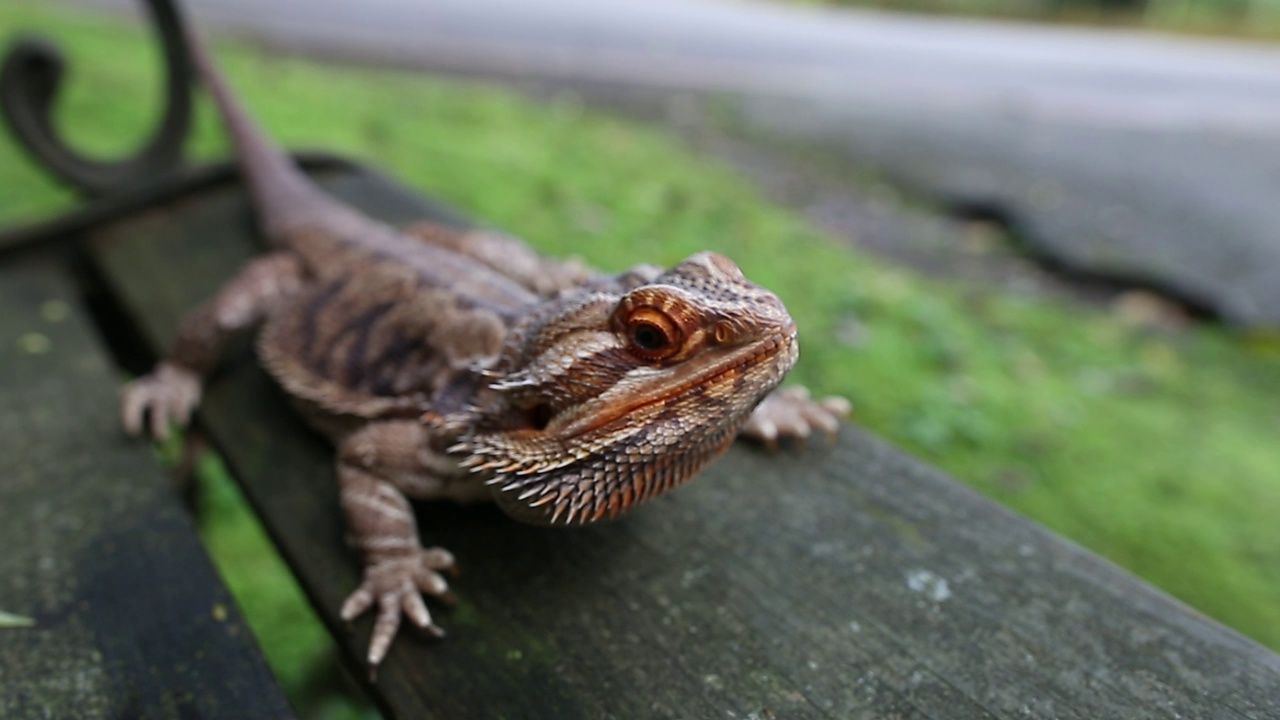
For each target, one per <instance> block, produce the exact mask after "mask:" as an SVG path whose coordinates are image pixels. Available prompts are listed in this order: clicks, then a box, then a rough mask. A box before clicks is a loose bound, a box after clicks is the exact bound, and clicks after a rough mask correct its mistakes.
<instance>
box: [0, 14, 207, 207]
mask: <svg viewBox="0 0 1280 720" xmlns="http://www.w3.org/2000/svg"><path fill="white" fill-rule="evenodd" d="M143 2H144V4H145V5H146V7H147V10H148V13H149V15H150V17H151V23H152V25H153V26H154V27H155V29H156V31H157V33H158V34H159V36H160V43H161V46H162V48H163V52H164V62H165V72H166V77H165V110H164V115H163V116H162V118H161V120H160V122H159V125H158V127H157V128H156V130H155V132H154V133H153V134H152V136H151V138H150V139H149V140H148V141H146V142H145V143H144V144H143V146H142V147H141V148H140V149H139V150H138V151H137V152H136V153H134V154H133V155H129V156H126V157H123V158H118V159H115V160H107V161H103V160H95V159H92V158H88V157H85V156H84V155H83V154H81V153H79V152H77V151H76V150H74V149H73V148H71V146H70V145H68V144H67V143H66V141H65V140H64V139H63V138H62V137H61V136H59V134H58V132H57V131H56V130H55V129H54V124H53V109H54V105H55V102H56V100H57V97H58V91H59V89H60V86H61V82H62V78H63V74H64V72H65V71H66V62H65V60H64V59H63V55H62V53H61V52H60V51H59V50H58V47H57V45H56V44H54V43H53V42H51V41H49V40H46V39H43V38H33V37H25V38H19V39H18V40H17V41H15V42H14V43H13V44H12V45H11V46H10V47H9V49H8V51H7V52H6V54H5V59H4V65H3V67H2V68H0V114H2V115H3V116H4V119H5V121H6V122H7V123H8V125H9V129H10V130H11V131H12V132H13V134H14V135H15V136H16V137H17V138H18V141H19V143H20V144H21V145H22V146H23V147H24V148H25V149H26V151H27V152H28V153H30V154H31V156H32V157H34V158H35V159H36V161H37V162H39V163H41V164H43V165H44V166H45V167H46V168H47V169H48V170H49V172H50V173H52V174H53V175H54V176H56V177H57V178H59V179H60V180H62V181H64V182H66V183H68V184H69V185H71V186H73V187H75V188H76V189H78V190H79V191H80V192H81V193H83V194H84V195H86V196H89V197H98V196H102V195H107V194H110V193H119V192H121V190H123V189H124V188H126V187H128V186H129V185H133V184H136V183H147V182H152V181H154V180H155V179H157V178H158V177H162V176H165V175H173V174H176V173H178V172H179V171H180V170H181V169H182V167H183V157H182V148H183V144H184V143H185V142H186V139H187V135H188V133H189V131H190V129H191V84H192V82H193V80H194V78H195V75H194V70H193V68H192V64H191V56H190V53H189V52H188V49H187V40H186V34H185V32H184V30H183V24H182V17H181V15H180V14H179V12H178V9H177V6H176V5H175V3H174V2H173V1H172V0H143Z"/></svg>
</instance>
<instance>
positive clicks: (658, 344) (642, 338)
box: [631, 322, 667, 352]
mask: <svg viewBox="0 0 1280 720" xmlns="http://www.w3.org/2000/svg"><path fill="white" fill-rule="evenodd" d="M631 342H633V343H635V344H636V347H638V348H640V349H641V350H644V351H645V352H658V351H659V350H662V349H663V348H664V347H666V346H667V336H666V334H665V333H663V332H662V328H660V327H658V326H657V325H654V324H652V323H646V322H642V323H636V324H635V325H632V326H631Z"/></svg>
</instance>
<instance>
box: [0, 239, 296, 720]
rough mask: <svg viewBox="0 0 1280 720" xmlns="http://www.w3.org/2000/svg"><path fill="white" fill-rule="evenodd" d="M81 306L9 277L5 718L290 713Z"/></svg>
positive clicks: (3, 464)
mask: <svg viewBox="0 0 1280 720" xmlns="http://www.w3.org/2000/svg"><path fill="white" fill-rule="evenodd" d="M79 302H80V297H79V294H78V292H77V290H76V287H75V285H74V283H73V282H72V281H71V279H70V278H69V277H68V275H67V274H66V273H64V272H63V271H62V270H61V269H60V267H59V266H57V265H55V264H54V263H53V262H52V261H51V260H49V259H41V258H29V259H27V260H24V261H22V262H20V263H18V262H14V263H8V264H6V265H3V266H0V610H3V611H5V612H8V613H12V614H14V615H17V616H21V617H25V618H29V619H30V620H31V621H32V625H31V626H30V627H0V717H3V718H6V719H22V718H72V717H74V718H93V719H96V718H103V719H112V720H114V719H116V718H157V719H159V718H196V717H198V718H205V719H212V718H227V719H228V720H231V719H235V718H245V717H252V718H290V717H293V713H292V711H291V710H290V708H289V706H288V704H287V702H286V701H285V699H284V696H283V695H282V694H281V692H280V691H279V689H278V688H277V687H276V686H275V682H274V680H273V678H272V677H271V675H270V672H269V671H268V670H267V668H266V664H265V662H264V661H263V660H262V657H261V655H260V654H259V652H258V649H257V647H256V645H255V644H254V641H253V638H252V637H251V636H250V635H249V632H248V629H247V627H246V626H245V625H244V623H243V621H242V620H241V618H240V616H239V613H238V611H237V610H236V608H235V606H234V604H233V602H232V600H231V598H230V597H229V596H228V594H227V592H226V590H225V588H224V587H223V586H222V584H221V582H220V581H219V580H218V578H217V576H216V574H215V572H214V570H213V567H212V566H211V565H210V563H209V560H208V558H207V556H206V555H205V553H204V550H203V548H202V547H201V546H200V541H199V538H198V537H197V536H196V533H195V529H194V528H193V527H192V525H191V521H190V519H189V518H188V517H187V516H186V514H185V512H184V511H183V510H182V508H181V506H180V504H179V502H178V498H177V496H176V494H175V493H174V491H173V489H172V487H170V482H169V481H168V480H167V479H166V478H165V474H164V473H163V472H162V471H161V470H160V468H159V467H158V466H157V465H156V463H155V461H154V458H153V457H152V453H151V451H150V449H149V448H148V447H146V446H145V445H139V444H136V443H130V442H128V441H127V440H126V439H125V438H124V436H123V433H121V432H120V430H119V427H118V420H117V409H116V404H117V399H116V385H117V383H118V382H119V380H120V376H119V374H118V372H117V371H116V370H114V369H113V368H112V367H111V364H110V360H109V359H108V358H107V356H106V353H105V351H104V350H103V349H102V347H101V346H100V345H99V344H98V341H97V339H96V338H95V336H94V333H93V329H92V328H91V327H90V326H89V324H88V322H87V320H86V317H85V314H84V308H83V307H81V306H80V305H79Z"/></svg>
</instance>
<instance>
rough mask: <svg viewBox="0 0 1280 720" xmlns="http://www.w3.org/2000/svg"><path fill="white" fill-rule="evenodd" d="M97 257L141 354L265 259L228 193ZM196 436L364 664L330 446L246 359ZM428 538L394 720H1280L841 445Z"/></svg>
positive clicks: (213, 391)
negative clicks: (430, 559)
mask: <svg viewBox="0 0 1280 720" xmlns="http://www.w3.org/2000/svg"><path fill="white" fill-rule="evenodd" d="M327 182H328V183H329V184H330V186H331V187H332V189H334V190H335V191H336V192H337V193H338V194H339V195H341V196H343V197H345V198H346V199H347V200H348V201H350V202H353V203H354V204H356V205H359V206H362V207H364V208H366V209H367V210H368V211H370V212H372V213H374V214H377V215H380V216H382V217H384V218H386V219H387V220H389V221H392V222H397V223H400V222H408V221H412V220H419V219H422V218H424V217H430V216H433V215H435V214H438V213H440V212H441V210H440V208H438V207H436V206H433V205H429V204H426V203H423V202H422V201H421V200H419V199H416V198H414V197H413V196H412V195H411V194H409V193H408V192H407V191H404V190H401V189H399V188H398V187H397V186H395V185H393V184H391V183H389V182H388V181H386V180H384V179H381V178H379V177H377V176H374V175H371V174H367V173H357V172H347V173H336V174H331V176H330V177H329V179H328V180H327ZM91 247H92V249H93V252H94V256H95V258H96V261H97V263H98V266H99V268H100V269H101V270H102V272H103V273H104V275H105V276H106V277H107V278H108V280H109V283H110V284H111V285H112V287H113V289H114V292H116V293H118V295H119V296H120V297H121V299H122V301H123V303H124V305H125V308H126V310H127V312H128V313H129V314H130V315H131V316H133V317H135V318H137V319H138V321H139V323H140V325H141V328H142V331H143V336H144V337H146V338H148V339H149V341H150V342H151V343H152V344H153V346H154V347H156V348H158V347H163V346H165V345H166V344H167V342H168V341H169V339H170V338H171V337H172V334H173V330H174V326H175V323H176V322H177V320H178V318H179V317H180V316H181V314H182V313H183V312H185V311H186V310H187V309H189V308H191V307H193V306H194V305H195V304H196V303H198V302H199V301H201V300H202V299H204V298H207V297H209V296H210V295H211V294H212V293H213V292H214V291H215V290H216V289H217V287H218V286H219V284H220V283H222V282H223V281H225V280H226V279H227V278H228V277H230V275H231V274H232V273H233V272H234V271H235V269H236V268H237V267H238V266H239V265H240V263H242V262H243V261H244V260H245V259H247V258H248V257H250V255H251V254H252V253H253V252H255V251H256V250H257V249H258V248H259V247H260V245H259V243H258V241H257V240H256V239H255V237H254V234H253V225H252V215H251V212H250V210H249V207H248V204H247V200H246V198H245V196H244V195H243V193H242V192H241V191H240V190H239V189H237V188H236V187H234V186H232V185H229V184H226V185H222V186H215V187H213V188H210V189H208V190H206V191H204V192H202V193H201V194H199V195H193V196H190V197H187V198H183V199H180V200H177V201H174V202H171V203H169V204H168V205H167V206H164V207H160V208H156V209H154V210H152V211H149V212H146V213H141V214H139V215H137V216H136V217H131V218H127V219H124V220H120V221H116V222H115V223H113V224H111V225H110V226H108V227H106V228H103V229H100V230H99V231H97V232H95V233H94V237H93V242H92V245H91ZM97 391H98V392H99V393H100V394H102V395H103V396H104V397H105V395H108V394H110V388H98V389H97ZM104 402H106V400H104ZM102 414H103V417H102V418H97V419H95V422H97V423H99V425H100V427H97V428H96V429H95V430H94V431H93V432H95V433H96V435H95V436H98V437H100V436H106V437H111V438H113V442H114V438H115V437H116V434H115V433H116V431H115V429H114V424H113V423H112V419H111V418H109V417H106V416H107V415H109V414H110V413H107V412H105V411H104V412H103V413H102ZM95 418H96V416H95ZM200 419H201V422H202V423H203V425H204V427H205V429H206V430H207V431H208V433H209V434H210V436H211V437H212V439H213V441H214V442H215V444H216V445H217V446H218V448H219V449H220V450H221V451H222V452H223V453H224V455H225V457H226V460H227V462H228V464H229V465H230V467H231V469H232V470H233V472H234V474H235V475H236V476H237V477H238V478H239V479H240V481H241V482H242V483H243V485H244V488H245V491H246V493H247V495H248V497H249V498H250V501H251V502H252V503H253V504H254V505H255V506H256V508H257V510H258V511H259V512H260V513H261V514H262V516H263V518H264V522H265V523H266V525H267V527H268V529H269V531H270V532H271V533H272V535H273V537H274V538H275V540H276V542H277V543H278V545H279V547H280V549H281V551H282V553H283V554H284V556H285V558H286V560H287V561H288V562H289V563H290V564H291V565H292V566H293V567H294V569H295V571H296V572H297V574H298V576H299V578H300V580H301V582H302V584H303V586H304V587H305V589H306V590H307V592H308V593H309V595H310V596H311V597H312V599H313V601H314V602H315V604H316V607H317V608H318V609H319V612H320V613H321V615H322V617H323V618H324V620H325V621H326V622H327V623H328V624H329V626H330V627H331V629H332V630H333V632H334V634H335V635H336V637H337V638H338V642H339V644H340V645H341V647H342V649H343V652H344V654H345V656H346V658H347V659H348V660H349V662H350V663H351V664H352V666H353V668H359V667H360V666H361V660H360V659H361V658H362V657H363V655H364V650H365V647H366V644H367V642H368V636H369V630H370V625H371V622H370V620H369V618H367V617H366V618H363V619H361V620H360V621H358V622H356V623H354V625H353V626H351V627H348V626H346V625H344V624H343V623H341V622H340V621H339V620H338V619H337V618H336V609H337V608H338V607H339V605H340V604H341V602H342V599H343V598H344V597H345V595H346V594H347V593H348V592H350V591H351V589H352V588H353V587H355V585H356V582H357V579H358V575H359V566H358V563H357V559H356V557H355V555H354V554H353V553H351V552H350V551H348V550H347V548H346V547H345V545H344V544H343V539H342V536H343V530H342V526H341V515H340V512H339V509H338V503H337V491H336V487H335V482H334V474H333V468H332V451H331V450H330V449H329V448H328V447H327V446H326V445H325V444H324V443H323V441H321V440H320V439H319V438H318V437H316V436H314V435H312V434H310V433H309V431H308V430H307V429H306V428H305V426H304V425H303V424H302V422H301V421H300V420H299V419H298V418H297V417H296V416H295V415H294V413H293V412H292V411H291V409H290V407H289V404H288V401H287V399H286V398H285V397H284V395H283V394H282V393H281V392H280V391H279V390H277V389H276V388H275V386H274V385H273V384H272V383H271V382H270V381H269V379H268V378H267V377H266V375H265V374H264V373H263V372H262V371H261V370H260V369H258V368H257V367H256V366H255V365H254V363H253V361H252V358H251V353H250V351H249V350H248V348H247V346H246V348H245V349H244V350H243V351H241V352H239V353H237V354H236V355H235V356H234V357H232V358H231V359H230V360H229V361H228V363H227V365H226V367H225V369H224V370H223V372H221V373H220V374H219V375H218V376H217V377H216V378H215V380H214V382H213V383H212V385H211V387H210V388H209V391H208V394H207V398H206V402H205V405H204V408H203V410H202V411H201V416H200ZM85 432H90V431H89V430H85ZM419 519H420V523H421V528H422V534H423V536H424V538H425V540H426V542H427V543H429V544H439V545H443V546H445V547H448V548H449V549H451V550H452V551H454V553H455V554H456V555H457V557H458V558H459V562H460V564H461V568H462V573H461V576H460V577H459V578H457V579H456V580H455V581H454V590H455V591H456V593H457V595H458V597H459V598H460V601H461V602H460V604H459V605H458V606H456V607H454V608H446V607H443V606H441V605H439V604H433V605H432V609H433V612H435V613H436V615H437V618H438V621H439V622H440V624H441V625H443V626H444V627H445V628H446V629H447V630H448V631H449V636H448V637H447V638H446V639H444V640H440V641H437V640H433V639H429V638H426V637H423V636H421V635H419V634H416V633H415V632H414V631H413V630H412V629H406V630H405V631H403V632H402V635H401V637H400V639H399V640H397V642H396V643H395V645H394V647H393V648H392V652H391V654H390V658H389V660H388V661H387V662H386V663H385V665H384V666H383V668H382V670H381V672H380V673H379V676H378V679H377V684H376V689H374V690H373V694H374V695H375V696H376V697H377V698H378V701H379V702H380V703H381V704H382V707H383V709H384V711H385V712H386V713H387V715H388V717H394V718H459V717H494V718H501V717H505V718H557V719H559V720H570V719H572V718H600V717H616V718H648V717H654V718H712V717H725V718H732V717H737V718H748V717H754V718H788V719H792V718H846V717H859V718H958V719H962V718H1014V717H1018V718H1023V717H1037V718H1084V719H1090V720H1092V719H1094V718H1109V717H1115V718H1121V717H1123V718H1149V717H1150V718H1155V717H1160V718H1165V717H1169V718H1172V717H1179V718H1197V717H1199V718H1231V717H1239V718H1274V717H1280V656H1277V655H1275V654H1274V653H1271V652H1270V651H1268V650H1266V649H1264V648H1262V647H1260V646H1259V645H1257V644H1255V643H1253V642H1251V641H1249V640H1246V639H1244V638H1243V637H1241V636H1240V635H1238V634H1236V633H1235V632H1233V631H1230V630H1228V629H1226V628H1224V627H1222V626H1221V625H1218V624H1217V623H1215V622H1212V621H1210V620H1207V619H1205V618H1204V617H1202V616H1200V615H1199V614H1197V613H1195V612H1193V611H1191V610H1189V609H1187V608H1186V607H1185V606H1183V605H1181V604H1179V603H1178V602H1176V601H1174V600H1172V599H1171V598H1169V597H1168V596H1166V595H1164V594H1163V593H1161V592H1159V591H1157V590H1155V589H1153V588H1152V587H1151V586H1149V585H1147V584H1145V583H1143V582H1141V581H1139V580H1137V579H1136V578H1134V577H1133V576H1131V575H1129V574H1127V573H1125V572H1124V571H1121V570H1119V569H1117V568H1116V567H1114V566H1112V565H1110V564H1108V563H1106V562H1104V561H1102V560H1100V559H1098V558H1096V557H1095V556H1093V555H1091V554H1089V553H1087V552H1085V551H1083V550H1081V549H1080V548H1078V547H1076V546H1074V545H1072V544H1071V543H1069V542H1066V541H1064V540H1062V539H1060V538H1058V537H1057V536H1054V535H1052V534H1050V533H1048V532H1046V531H1044V530H1042V529H1040V528H1039V527H1037V526H1035V525H1033V524H1032V523H1030V522H1028V521H1026V520H1023V519H1021V518H1019V517H1016V516H1013V515H1012V514H1010V513H1009V512H1007V511H1005V510H1003V509H1001V508H999V507H998V506H996V505H994V504H992V503H991V502H989V501H987V500H985V499H983V498H981V497H979V496H977V495H975V494H974V493H972V492H971V491H968V490H966V489H964V488H963V487H962V486H961V485H960V484H958V483H957V482H954V481H952V480H951V479H949V478H947V477H946V476H944V475H942V474H941V473H939V472H937V471H936V470H933V469H931V468H929V467H927V466H925V465H923V464H922V463H920V462H918V461H915V460H913V459H911V458H910V457H907V456H905V455H904V454H902V453H901V452H899V451H897V450H895V449H893V448H891V447H888V446H886V445H885V444H884V443H882V442H880V441H878V440H876V439H874V438H871V437H869V436H867V435H866V434H864V433H862V432H860V431H858V430H857V429H855V428H850V429H846V430H845V431H844V432H842V434H841V436H840V439H839V442H838V443H836V444H835V445H834V446H830V447H827V446H823V445H822V444H821V443H819V444H818V445H817V446H815V447H812V448H809V449H808V450H805V451H803V452H783V453H780V454H777V455H768V454H764V453H761V452H759V451H756V450H754V449H751V448H746V447H738V448H735V449H734V450H733V451H732V452H731V453H730V454H729V455H728V457H727V458H726V459H724V460H722V461H721V462H719V463H717V464H716V465H715V466H714V467H712V468H711V469H710V470H708V471H707V472H705V473H704V474H703V475H702V476H701V477H700V478H698V479H697V480H696V481H694V482H693V483H692V484H690V485H689V486H687V487H685V488H681V489H679V490H678V491H676V492H674V493H672V494H671V495H669V496H667V497H664V498H661V499H658V500H656V501H654V502H652V503H650V504H649V505H647V506H645V507H643V508H641V509H639V510H637V511H636V512H635V513H633V514H632V515H630V516H628V517H627V518H625V519H623V520H621V521H619V522H616V523H613V524H606V525H600V526H596V527H591V528H586V529H576V530H562V529H558V530H548V529H542V528H534V527H526V526H522V525H519V524H517V523H515V522H512V521H509V520H507V519H506V518H505V517H503V516H502V515H501V514H500V513H498V512H497V511H496V510H494V509H493V508H491V507H467V508H463V507H458V506H454V505H450V504H447V503H438V504H427V505H424V506H422V507H421V508H420V511H419ZM358 674H360V675H361V676H362V677H363V673H358Z"/></svg>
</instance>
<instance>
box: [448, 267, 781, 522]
mask: <svg viewBox="0 0 1280 720" xmlns="http://www.w3.org/2000/svg"><path fill="white" fill-rule="evenodd" d="M642 275H643V273H642ZM647 275H648V276H647V277H642V278H640V279H639V280H637V279H635V278H633V279H631V280H626V279H625V278H626V277H627V276H623V277H622V278H620V279H619V280H617V281H615V282H614V283H613V284H612V286H611V287H610V286H609V285H608V284H601V285H600V286H599V288H598V289H596V290H591V289H590V288H588V289H587V291H585V292H577V293H574V294H572V295H565V296H563V297H562V298H560V299H557V300H552V301H548V302H547V303H546V305H545V306H544V307H542V308H540V309H538V310H537V311H536V312H533V313H531V314H530V315H529V317H528V318H526V319H525V320H524V321H522V322H521V323H520V324H519V325H518V326H517V327H516V328H514V329H513V331H512V333H511V335H510V336H509V338H508V341H507V344H506V347H505V349H504V351H503V352H502V354H501V356H500V357H499V359H498V361H497V363H496V365H495V366H494V367H495V377H498V378H500V379H498V380H497V381H496V382H493V383H492V384H491V385H490V391H489V394H488V396H487V397H486V398H485V399H484V400H482V401H480V402H479V403H478V404H477V407H476V408H475V410H474V412H475V413H476V414H475V416H474V417H473V418H472V419H471V420H470V421H469V422H467V423H466V426H467V428H468V429H467V430H465V431H463V432H462V433H461V434H460V436H459V441H458V444H457V445H455V446H454V447H453V448H451V450H452V451H454V452H458V453H462V454H464V455H465V456H466V458H465V460H463V465H464V466H466V467H468V468H471V469H472V470H474V471H477V472H485V473H490V474H491V477H490V479H489V482H490V484H491V485H492V486H493V487H494V488H495V489H496V492H495V496H496V499H497V500H498V503H499V505H500V506H501V507H502V508H503V510H505V511H506V512H507V513H508V514H510V515H512V516H513V517H516V518H517V519H520V520H524V521H528V522H534V523H540V524H555V523H564V524H575V523H585V522H592V521H595V520H600V519H605V518H612V517H615V516H617V515H618V514H620V513H622V512H623V511H625V510H627V509H628V508H630V507H633V506H634V505H636V504H638V503H640V502H642V501H644V500H647V499H649V498H651V497H654V496H655V495H658V494H660V493H662V492H664V491H666V490H668V489H670V488H672V487H674V486H676V485H679V484H681V483H683V482H685V481H686V480H688V479H690V478H691V477H693V476H694V475H695V474H696V473H697V472H698V471H699V470H700V469H701V468H702V467H703V466H705V465H706V464H707V463H709V462H710V461H712V460H714V459H715V458H716V457H718V456H719V455H720V454H721V453H723V452H724V450H725V449H727V448H728V446H729V444H730V443H732V441H733V438H734V436H735V435H736V434H737V432H738V429H739V428H740V427H741V426H742V424H743V423H744V422H745V421H746V419H747V417H748V416H749V415H750V413H751V411H752V410H753V409H754V408H755V406H756V404H757V403H759V402H760V400H761V399H763V398H764V396H765V395H766V394H767V393H768V392H769V391H770V390H772V389H773V388H774V387H776V386H777V385H778V383H779V382H781V381H782V378H783V377H784V376H785V375H786V374H787V372H788V371H789V370H790V369H791V367H792V365H794V364H795V361H796V357H797V354H798V352H799V350H798V345H797V343H796V329H795V323H794V322H793V321H792V319H791V316H790V315H789V314H788V313H787V310H786V308H785V307H783V305H782V302H781V301H780V300H779V299H778V297H777V296H776V295H774V294H773V293H772V292H769V291H768V290H766V289H764V288H762V287H760V286H758V285H755V284H753V283H751V282H750V281H749V280H747V279H746V278H745V277H744V276H743V275H742V272H741V271H740V270H739V269H738V268H737V266H736V265H734V264H733V262H732V261H730V260H729V259H728V258H725V257H723V256H721V255H717V254H714V253H700V254H698V255H694V256H692V257H690V258H689V259H687V260H685V261H684V262H681V263H680V264H678V265H676V266H674V267H673V268H671V269H670V270H668V271H666V272H662V273H661V274H657V275H656V277H655V276H654V273H648V274H647Z"/></svg>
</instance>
